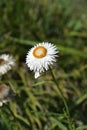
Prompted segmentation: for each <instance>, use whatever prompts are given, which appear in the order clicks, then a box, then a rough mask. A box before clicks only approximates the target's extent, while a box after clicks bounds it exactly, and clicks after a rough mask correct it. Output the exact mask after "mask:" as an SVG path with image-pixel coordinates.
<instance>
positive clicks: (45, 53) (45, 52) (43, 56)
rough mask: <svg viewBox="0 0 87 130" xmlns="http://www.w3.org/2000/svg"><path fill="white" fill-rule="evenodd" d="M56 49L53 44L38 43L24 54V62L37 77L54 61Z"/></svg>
mask: <svg viewBox="0 0 87 130" xmlns="http://www.w3.org/2000/svg"><path fill="white" fill-rule="evenodd" d="M57 53H58V50H57V48H56V46H55V45H53V44H51V43H48V42H43V43H39V44H37V45H36V46H34V47H33V48H31V49H30V50H29V52H28V53H27V56H26V64H27V65H28V67H29V68H30V70H33V71H34V73H35V78H38V77H39V76H40V75H41V73H42V72H44V70H48V69H49V66H50V65H52V64H53V63H54V62H56V57H57V56H58V55H57Z"/></svg>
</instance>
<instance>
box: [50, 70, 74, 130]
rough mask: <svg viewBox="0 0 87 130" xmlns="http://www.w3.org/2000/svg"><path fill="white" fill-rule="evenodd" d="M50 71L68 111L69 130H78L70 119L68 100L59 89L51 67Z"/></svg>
mask: <svg viewBox="0 0 87 130" xmlns="http://www.w3.org/2000/svg"><path fill="white" fill-rule="evenodd" d="M50 71H51V75H52V78H53V81H54V83H55V84H56V86H57V88H58V92H59V94H60V95H61V98H62V100H63V103H64V106H65V109H66V114H67V121H68V123H69V129H70V130H76V129H75V125H74V124H73V122H72V120H71V118H70V112H69V108H68V105H67V102H66V100H65V98H64V96H63V93H62V91H61V89H60V87H59V85H58V83H57V80H56V78H55V75H54V73H53V70H52V68H51V67H50Z"/></svg>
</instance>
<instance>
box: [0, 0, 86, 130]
mask: <svg viewBox="0 0 87 130" xmlns="http://www.w3.org/2000/svg"><path fill="white" fill-rule="evenodd" d="M86 5H87V0H38V1H36V0H14V1H13V0H0V55H1V54H3V53H6V54H11V55H13V56H14V57H15V59H16V67H15V68H14V69H13V70H11V71H9V72H8V73H7V74H6V75H3V76H2V77H1V80H0V82H1V83H6V84H9V85H10V86H11V88H12V89H13V90H14V92H15V93H16V96H15V98H13V99H12V101H11V102H9V103H8V104H6V105H4V106H3V107H1V108H0V129H1V130H68V123H67V121H66V117H65V115H64V113H63V110H64V105H63V102H62V100H61V98H60V95H58V93H57V92H56V88H55V84H54V83H53V82H52V77H51V76H50V72H49V71H48V72H46V73H45V74H43V76H41V77H40V78H38V79H37V80H36V79H34V76H33V73H32V72H30V71H29V69H28V67H27V66H26V64H25V58H26V54H27V51H28V50H29V48H31V47H32V46H33V45H35V44H36V43H39V42H43V41H44V42H51V43H54V44H55V45H56V46H57V48H58V50H59V52H60V53H59V57H58V60H57V63H56V65H55V67H54V68H53V71H54V73H55V75H56V78H57V81H58V84H59V86H60V88H61V90H62V92H63V94H64V97H65V98H66V100H67V103H68V106H69V110H70V114H71V117H72V119H73V122H74V123H75V126H76V127H79V126H80V125H86V124H87V6H86ZM82 130H83V129H82Z"/></svg>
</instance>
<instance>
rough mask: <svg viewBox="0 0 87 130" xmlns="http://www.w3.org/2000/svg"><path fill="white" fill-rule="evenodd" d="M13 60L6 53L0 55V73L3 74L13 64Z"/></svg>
mask: <svg viewBox="0 0 87 130" xmlns="http://www.w3.org/2000/svg"><path fill="white" fill-rule="evenodd" d="M14 64H15V61H14V59H13V57H12V56H10V55H8V54H2V55H0V75H3V74H5V73H7V71H9V70H10V69H11V68H12V66H14Z"/></svg>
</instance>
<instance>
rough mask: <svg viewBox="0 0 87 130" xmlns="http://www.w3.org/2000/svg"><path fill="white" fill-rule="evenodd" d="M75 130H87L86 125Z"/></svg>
mask: <svg viewBox="0 0 87 130" xmlns="http://www.w3.org/2000/svg"><path fill="white" fill-rule="evenodd" d="M76 130H87V125H83V126H80V127H78V128H77V129H76Z"/></svg>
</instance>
